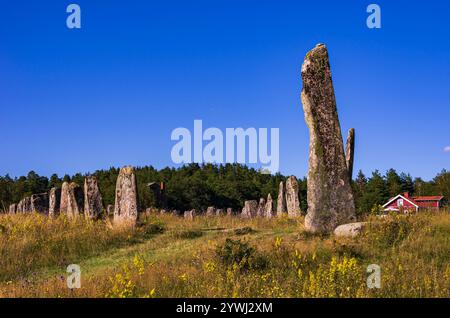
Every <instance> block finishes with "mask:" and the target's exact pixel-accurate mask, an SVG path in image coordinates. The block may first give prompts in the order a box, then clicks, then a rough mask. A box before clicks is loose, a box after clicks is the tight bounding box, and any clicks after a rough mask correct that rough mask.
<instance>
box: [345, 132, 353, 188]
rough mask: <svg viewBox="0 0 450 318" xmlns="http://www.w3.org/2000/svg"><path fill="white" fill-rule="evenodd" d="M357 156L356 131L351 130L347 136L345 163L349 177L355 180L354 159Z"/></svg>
mask: <svg viewBox="0 0 450 318" xmlns="http://www.w3.org/2000/svg"><path fill="white" fill-rule="evenodd" d="M354 156H355V129H354V128H350V129H349V131H348V135H347V143H346V146H345V162H346V164H347V170H348V177H349V179H350V180H352V178H353V158H354Z"/></svg>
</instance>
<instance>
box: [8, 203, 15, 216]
mask: <svg viewBox="0 0 450 318" xmlns="http://www.w3.org/2000/svg"><path fill="white" fill-rule="evenodd" d="M16 211H17V204H15V203H13V204H11V205H10V206H9V210H8V212H9V214H15V213H16Z"/></svg>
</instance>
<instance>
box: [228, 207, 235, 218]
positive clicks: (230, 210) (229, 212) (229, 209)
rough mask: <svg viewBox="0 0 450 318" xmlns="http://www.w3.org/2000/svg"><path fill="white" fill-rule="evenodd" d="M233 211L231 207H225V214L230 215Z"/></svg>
mask: <svg viewBox="0 0 450 318" xmlns="http://www.w3.org/2000/svg"><path fill="white" fill-rule="evenodd" d="M233 214H234V213H233V209H232V208H227V216H232V215H233Z"/></svg>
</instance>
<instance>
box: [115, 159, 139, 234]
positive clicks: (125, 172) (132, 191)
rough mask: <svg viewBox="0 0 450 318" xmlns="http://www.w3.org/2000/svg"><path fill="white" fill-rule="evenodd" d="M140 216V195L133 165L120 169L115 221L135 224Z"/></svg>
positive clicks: (116, 222)
mask: <svg viewBox="0 0 450 318" xmlns="http://www.w3.org/2000/svg"><path fill="white" fill-rule="evenodd" d="M137 218H138V197H137V187H136V177H135V175H134V169H133V167H129V166H128V167H124V168H122V169H120V172H119V176H118V178H117V183H116V203H115V206H114V223H115V224H122V225H123V224H127V225H130V226H135V225H136V222H137Z"/></svg>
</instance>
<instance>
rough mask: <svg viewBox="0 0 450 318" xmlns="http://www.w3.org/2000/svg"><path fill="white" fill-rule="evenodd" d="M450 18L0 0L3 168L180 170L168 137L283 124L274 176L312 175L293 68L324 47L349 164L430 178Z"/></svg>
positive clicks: (410, 6) (449, 140)
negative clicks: (350, 139)
mask: <svg viewBox="0 0 450 318" xmlns="http://www.w3.org/2000/svg"><path fill="white" fill-rule="evenodd" d="M372 2H374V3H378V4H379V5H380V6H381V9H382V28H381V29H379V30H370V29H368V28H367V27H366V18H367V16H368V14H367V13H366V6H367V5H368V4H370V3H372ZM70 3H77V4H79V5H80V6H81V10H82V14H81V16H82V29H81V30H70V29H68V28H67V27H66V17H67V15H68V14H67V13H66V6H67V5H68V4H70ZM449 16H450V2H449V1H442V0H436V1H378V0H373V1H333V2H332V1H300V0H297V1H263V0H258V1H245V0H240V1H234V0H226V1H221V0H214V1H211V0H208V1H195V0H190V1H186V0H183V1H181V0H180V1H178V0H175V1H138V0H134V1H130V0H127V1H125V0H121V1H117V0H116V1H111V0H110V1H103V0H96V1H88V0H78V1H75V0H72V1H61V0H58V1H20V0H19V1H2V2H1V6H0V120H1V121H0V123H1V138H0V149H1V156H0V175H5V174H7V173H8V174H10V175H11V176H19V175H23V174H26V173H27V172H28V171H29V170H35V171H36V172H37V173H39V174H42V175H50V174H51V173H54V172H55V173H58V174H60V175H63V174H65V173H69V174H72V173H75V172H83V173H84V172H90V171H94V170H96V169H101V168H108V167H110V166H122V165H125V164H131V165H154V166H155V167H157V168H162V167H165V166H172V165H173V164H172V161H171V157H170V151H171V148H172V146H173V145H174V142H173V141H171V140H170V134H171V132H172V130H173V129H174V128H177V127H187V128H190V129H192V128H193V121H194V119H202V120H203V125H204V126H205V127H219V128H221V129H225V128H226V127H244V128H246V127H257V128H258V127H267V128H271V127H278V128H280V171H281V173H283V174H295V175H297V176H300V177H301V176H304V175H305V174H306V172H307V161H308V130H307V127H306V124H305V122H304V117H303V110H302V106H301V102H300V91H301V86H302V84H301V78H300V68H301V64H302V61H303V57H304V55H305V54H306V52H307V51H308V50H310V49H311V48H312V47H314V46H315V45H316V43H319V42H322V43H325V44H327V46H328V49H329V53H330V58H331V66H332V74H333V80H334V84H335V90H336V98H337V103H338V110H339V116H340V120H341V126H342V130H343V132H344V134H346V131H347V130H348V128H350V127H355V129H356V133H357V144H356V157H355V170H358V169H362V170H363V171H364V172H365V173H366V174H370V172H371V171H373V170H375V169H379V170H380V171H381V172H385V171H386V170H387V169H388V168H391V167H392V168H395V169H397V170H398V171H405V172H408V173H411V174H412V176H414V177H417V176H420V177H423V178H425V179H430V178H432V177H433V176H435V175H436V173H438V172H439V171H440V170H441V169H443V168H446V169H448V170H449V169H450V152H445V151H444V148H445V147H447V146H450V128H449V127H450V124H449V122H450V22H449Z"/></svg>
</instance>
